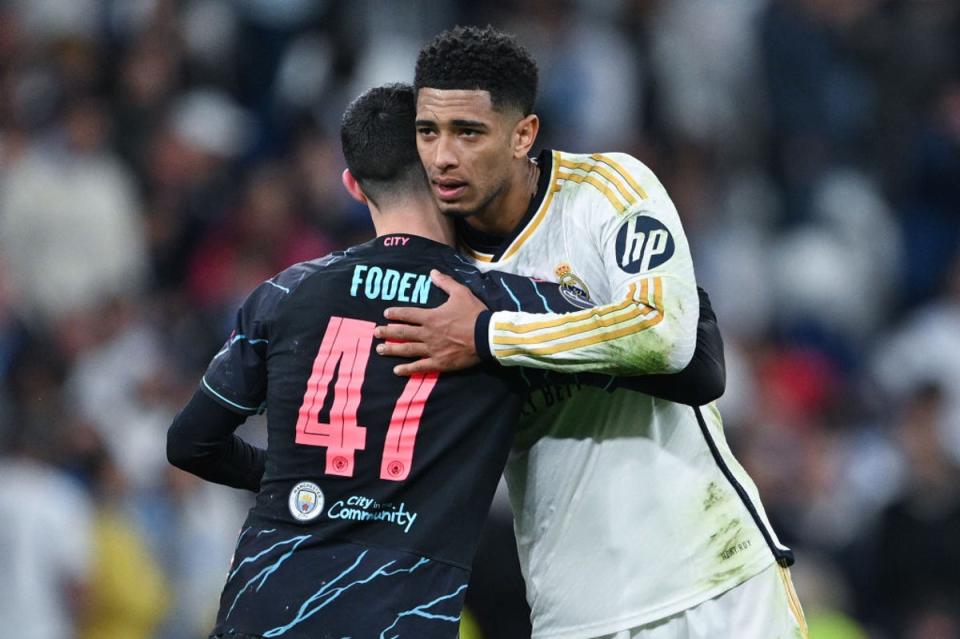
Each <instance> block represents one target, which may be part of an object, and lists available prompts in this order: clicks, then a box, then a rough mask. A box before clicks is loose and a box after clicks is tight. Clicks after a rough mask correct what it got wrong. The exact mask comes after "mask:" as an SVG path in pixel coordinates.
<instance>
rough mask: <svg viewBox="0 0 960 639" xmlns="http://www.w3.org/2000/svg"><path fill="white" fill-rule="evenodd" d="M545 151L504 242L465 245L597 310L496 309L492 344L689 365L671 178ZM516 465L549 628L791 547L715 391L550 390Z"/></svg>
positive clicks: (667, 597) (642, 613) (627, 160)
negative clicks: (670, 396)
mask: <svg viewBox="0 0 960 639" xmlns="http://www.w3.org/2000/svg"><path fill="white" fill-rule="evenodd" d="M538 163H539V164H540V167H541V179H540V186H539V190H538V193H537V195H536V197H535V198H534V201H533V202H532V204H531V208H530V211H529V212H528V215H527V217H526V218H525V220H524V222H523V223H522V224H521V226H520V228H519V229H517V231H516V232H515V233H514V235H513V236H512V237H510V238H507V239H506V240H505V241H504V242H503V243H502V244H501V245H500V246H499V248H497V249H496V250H493V252H489V253H483V252H480V251H479V250H477V247H476V246H474V247H471V246H469V245H467V244H465V245H464V246H463V249H464V251H465V253H466V254H467V255H469V256H471V257H472V258H473V259H474V260H475V262H476V263H477V264H478V265H479V266H481V267H483V268H491V269H492V268H495V269H498V270H503V271H508V272H513V273H518V274H524V275H532V276H534V277H540V278H544V279H549V280H552V281H557V282H559V283H560V284H561V287H562V291H563V292H564V295H565V297H567V298H568V299H569V300H570V301H572V302H574V303H575V304H578V305H580V306H581V307H583V308H584V311H582V312H579V313H572V314H568V315H561V314H531V313H523V312H497V313H494V314H493V315H492V317H491V319H490V324H489V329H488V341H489V347H490V350H491V353H492V354H493V356H494V357H496V358H497V359H498V360H499V361H500V363H501V364H503V365H505V366H515V365H523V366H532V367H537V368H548V369H551V370H557V371H562V372H568V373H574V372H580V371H595V372H606V373H620V374H646V373H663V372H676V371H679V370H681V369H682V368H683V367H684V366H686V364H687V363H688V362H689V360H690V358H691V356H692V354H693V351H694V347H695V344H696V329H697V320H698V315H699V302H698V297H697V292H696V280H695V277H694V270H693V262H692V260H691V258H690V250H689V247H688V245H687V240H686V236H685V234H684V232H683V228H682V226H681V224H680V220H679V217H678V216H677V212H676V209H675V208H674V206H673V204H672V202H671V201H670V198H669V197H668V196H667V194H666V192H665V190H664V188H663V186H662V185H661V184H660V183H659V181H658V180H657V179H656V177H655V176H654V175H653V173H652V172H651V171H650V170H649V169H648V168H647V167H645V166H644V165H643V164H642V163H640V162H639V161H637V160H636V159H634V158H632V157H630V156H628V155H625V154H619V153H610V154H593V155H573V154H569V153H562V152H558V151H552V152H544V153H543V154H541V156H540V158H539V159H538ZM465 241H466V240H465ZM474 243H475V244H476V242H474ZM491 248H492V247H491ZM506 477H507V482H508V485H509V488H510V499H511V502H512V505H513V509H514V516H515V527H516V533H517V543H518V546H519V551H520V563H521V567H522V570H523V574H524V578H525V579H526V584H527V597H528V601H529V602H530V605H531V608H532V610H533V613H532V616H533V626H534V628H533V636H534V637H535V638H547V637H549V638H550V639H558V638H570V639H582V638H586V637H595V636H598V635H602V634H608V633H613V632H616V631H619V630H623V629H626V628H631V627H635V626H638V625H641V624H644V623H648V622H650V621H653V620H656V619H661V618H663V617H666V616H669V615H672V614H674V613H677V612H679V611H681V610H685V609H687V608H689V607H691V606H695V605H697V604H698V603H700V602H703V601H705V600H707V599H710V598H712V597H714V596H716V595H718V594H720V593H722V592H724V591H726V590H729V589H730V588H732V587H734V586H736V585H738V584H740V583H742V582H743V581H745V580H746V579H748V578H750V577H751V576H753V575H756V574H758V573H759V572H761V571H762V570H763V569H764V568H766V567H768V566H769V565H770V564H771V563H773V562H774V560H775V559H778V558H779V559H781V560H782V561H783V562H786V561H788V557H789V550H788V549H786V548H784V547H782V546H781V545H780V544H779V542H778V541H777V539H776V537H775V535H774V534H773V532H772V531H771V530H770V527H769V524H768V522H767V518H766V515H765V514H764V512H763V510H762V508H761V506H760V501H759V498H758V494H757V490H756V487H755V486H754V484H753V482H752V481H751V480H750V478H749V477H748V476H747V474H746V473H745V472H744V471H743V469H742V468H741V466H740V465H739V464H738V463H737V461H736V460H735V459H734V458H733V455H732V454H731V452H730V450H729V448H728V446H727V443H726V441H725V439H724V435H723V427H722V423H721V419H720V414H719V412H718V411H717V409H716V407H715V406H714V405H712V404H711V405H709V406H706V407H703V408H692V407H690V406H684V405H680V404H675V403H672V402H668V401H665V400H660V399H655V398H653V397H650V396H647V395H643V394H640V393H636V392H632V391H627V390H617V391H615V392H613V393H609V392H605V391H604V390H602V389H596V388H587V387H584V388H582V389H577V388H576V386H575V385H569V386H568V387H563V388H549V387H548V388H546V389H544V390H542V391H536V392H535V393H534V394H533V395H532V396H531V398H530V402H529V403H528V410H527V411H526V415H525V417H524V419H523V421H522V422H521V428H520V431H519V434H518V436H517V441H516V443H515V446H514V450H513V452H512V453H511V456H510V460H509V462H508V464H507V470H506Z"/></svg>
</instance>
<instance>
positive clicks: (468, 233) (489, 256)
mask: <svg viewBox="0 0 960 639" xmlns="http://www.w3.org/2000/svg"><path fill="white" fill-rule="evenodd" d="M555 154H556V151H551V150H550V149H544V150H543V151H541V152H540V155H538V156H537V159H536V162H537V166H539V167H540V177H539V178H537V191H536V193H534V194H533V197H532V198H530V205H529V206H528V207H527V212H526V213H525V214H524V216H523V219H522V220H520V223H519V224H517V226H516V228H514V229H513V231H512V232H511V233H509V234H507V235H506V236H502V237H500V236H496V235H490V234H488V233H482V232H480V231H477V230H475V229H473V228H471V227H470V225H469V224H467V223H466V222H464V221H463V220H457V236H458V238H459V240H460V248H461V250H462V251H463V252H464V253H465V254H466V255H468V256H470V257H471V258H473V259H475V260H477V261H480V262H499V261H501V260H506V259H509V258H510V257H512V256H513V255H514V254H515V253H516V252H517V250H518V249H519V248H520V246H521V245H522V244H523V243H524V242H526V241H527V239H528V238H529V237H530V236H531V235H532V234H533V232H534V231H535V230H536V229H537V227H538V226H539V225H540V222H542V221H543V218H544V217H545V216H546V214H547V210H548V209H549V208H550V201H551V200H552V199H553V194H554V193H555V192H556V187H555V185H556V183H557V181H556V175H555V173H556V164H557V163H556V161H555V159H556V158H555V157H554V155H555Z"/></svg>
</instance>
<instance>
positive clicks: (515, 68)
mask: <svg viewBox="0 0 960 639" xmlns="http://www.w3.org/2000/svg"><path fill="white" fill-rule="evenodd" d="M537 80H538V72H537V63H536V61H535V60H534V59H533V56H531V55H530V52H529V51H527V50H526V49H525V48H524V47H523V46H522V45H521V44H520V43H518V42H517V40H516V39H515V38H514V37H513V36H512V35H509V34H507V33H503V32H502V31H497V30H496V29H494V28H493V27H491V26H489V25H487V26H486V27H485V28H482V29H481V28H479V27H456V28H454V29H452V30H450V31H444V32H443V33H441V34H440V35H438V36H437V37H435V38H434V39H433V40H431V41H430V42H428V43H427V44H426V45H424V47H423V48H422V49H421V50H420V55H419V56H417V70H416V73H415V74H414V80H413V84H414V86H415V87H416V88H417V90H418V91H419V90H420V89H424V88H430V89H467V90H480V91H489V92H490V99H491V101H492V102H493V106H494V107H495V108H501V107H504V106H512V107H515V108H517V109H519V110H520V111H522V112H523V114H524V115H529V114H531V113H533V103H534V102H535V101H536V99H537Z"/></svg>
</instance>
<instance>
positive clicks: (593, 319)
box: [476, 163, 699, 375]
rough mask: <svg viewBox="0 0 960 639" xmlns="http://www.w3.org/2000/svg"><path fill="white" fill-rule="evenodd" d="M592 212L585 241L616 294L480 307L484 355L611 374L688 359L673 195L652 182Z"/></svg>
mask: <svg viewBox="0 0 960 639" xmlns="http://www.w3.org/2000/svg"><path fill="white" fill-rule="evenodd" d="M637 164H639V163H637ZM654 186H656V187H658V188H657V190H654V189H653V187H654ZM594 215H595V217H596V218H597V223H595V224H594V226H596V228H592V229H591V231H590V232H592V234H593V236H592V237H591V238H589V239H588V238H584V241H592V242H593V243H594V245H595V249H596V250H597V251H599V252H600V255H601V256H602V263H603V268H604V272H605V275H606V279H607V281H606V285H607V289H608V290H609V291H611V292H612V296H611V299H612V300H613V301H612V302H611V303H608V304H604V305H601V306H596V307H593V308H589V309H586V310H583V311H579V312H576V313H569V314H561V313H526V312H514V311H499V312H495V313H491V312H485V313H481V314H480V315H479V316H478V317H477V327H476V335H477V339H476V348H477V353H478V355H479V356H480V358H481V359H484V358H488V359H495V360H496V361H498V362H499V363H500V364H502V365H504V366H527V367H533V368H544V369H548V370H554V371H558V372H568V373H573V372H599V373H607V374H613V375H641V374H652V373H675V372H678V371H681V370H683V368H684V367H686V365H687V364H688V363H689V362H690V359H691V357H692V356H693V352H694V347H695V344H696V332H697V330H696V327H697V317H698V313H699V303H698V298H697V292H696V281H695V278H694V273H693V263H692V260H691V258H690V252H689V247H688V245H687V241H686V237H685V236H684V233H683V228H682V226H681V225H680V219H679V217H678V216H677V212H676V209H675V208H674V207H673V204H672V203H671V202H670V199H669V198H668V197H667V195H666V193H665V192H664V191H663V189H662V187H659V184H655V185H654V184H651V185H650V194H649V196H648V197H647V198H645V199H643V200H640V201H639V202H637V204H636V205H635V206H634V207H633V208H631V209H630V210H628V211H626V212H625V213H623V214H622V215H621V214H616V213H615V212H612V211H609V210H604V211H596V212H595V213H594Z"/></svg>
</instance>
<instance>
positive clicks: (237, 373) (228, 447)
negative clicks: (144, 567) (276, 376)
mask: <svg viewBox="0 0 960 639" xmlns="http://www.w3.org/2000/svg"><path fill="white" fill-rule="evenodd" d="M288 291H289V289H288V288H287V287H284V286H278V285H277V284H275V283H272V282H269V281H268V282H265V283H264V284H261V285H260V286H259V287H257V289H256V290H255V291H254V292H253V293H251V295H250V297H248V298H247V300H246V301H245V302H244V303H243V306H241V307H240V309H239V310H238V311H237V316H236V321H235V324H234V329H233V332H232V333H231V334H230V337H229V338H227V341H226V343H225V344H224V345H223V348H221V349H220V352H218V353H217V354H216V355H214V357H213V359H212V360H211V361H210V365H209V366H208V367H207V370H206V372H205V373H204V375H203V378H202V379H201V381H200V388H199V390H197V392H196V393H195V394H194V396H193V398H192V399H191V400H190V401H189V403H188V404H187V405H186V407H185V408H184V409H183V410H182V411H181V412H180V413H179V414H178V415H177V417H176V418H175V419H174V421H173V424H172V425H171V426H170V429H169V430H168V431H167V459H168V460H169V461H170V463H171V464H173V465H174V466H177V467H178V468H182V469H183V470H186V471H188V472H191V473H193V474H195V475H197V476H199V477H202V478H203V479H206V480H209V481H212V482H216V483H219V484H226V485H227V486H233V487H234V488H246V489H248V490H254V491H256V490H259V488H260V478H261V477H262V476H263V470H264V465H265V461H266V452H265V451H264V450H262V449H259V448H256V447H255V446H252V445H251V444H248V443H247V442H245V441H243V440H242V439H240V438H239V437H237V436H236V435H235V434H234V431H235V430H236V429H237V427H238V426H239V425H240V424H242V423H243V422H244V421H245V420H246V418H247V417H248V416H249V415H255V414H257V413H260V412H262V411H263V409H264V407H265V403H266V395H267V351H268V348H269V344H270V318H271V316H272V314H273V311H274V309H275V308H276V307H277V305H278V304H279V302H280V301H281V300H282V299H283V298H284V296H285V295H286V293H287V292H288Z"/></svg>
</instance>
